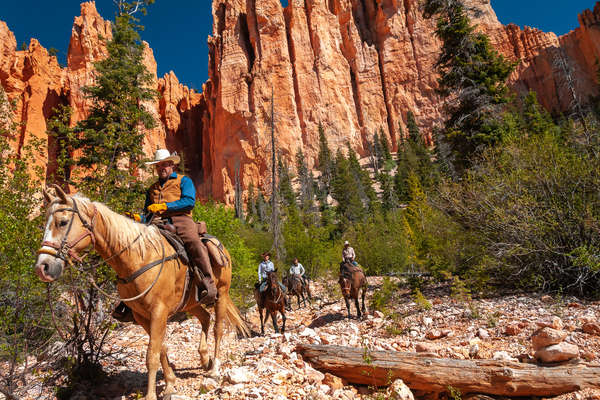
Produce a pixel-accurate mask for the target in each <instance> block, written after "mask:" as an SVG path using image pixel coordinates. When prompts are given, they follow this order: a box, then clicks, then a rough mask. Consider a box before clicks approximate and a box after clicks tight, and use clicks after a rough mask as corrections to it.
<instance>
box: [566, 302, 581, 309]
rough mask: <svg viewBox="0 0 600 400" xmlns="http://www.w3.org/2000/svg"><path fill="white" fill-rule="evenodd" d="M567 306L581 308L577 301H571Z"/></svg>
mask: <svg viewBox="0 0 600 400" xmlns="http://www.w3.org/2000/svg"><path fill="white" fill-rule="evenodd" d="M568 307H570V308H583V306H582V305H581V304H579V303H577V302H571V303H569V305H568Z"/></svg>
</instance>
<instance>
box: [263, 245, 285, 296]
mask: <svg viewBox="0 0 600 400" xmlns="http://www.w3.org/2000/svg"><path fill="white" fill-rule="evenodd" d="M262 257H263V260H262V262H261V263H260V264H258V283H259V292H260V293H261V294H263V293H264V292H265V290H267V273H268V272H272V271H275V265H273V262H272V261H271V253H269V252H265V253H263V254H262ZM278 283H279V286H280V287H281V290H283V291H284V292H285V291H286V289H285V286H283V284H282V283H281V282H278Z"/></svg>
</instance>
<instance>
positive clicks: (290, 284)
mask: <svg viewBox="0 0 600 400" xmlns="http://www.w3.org/2000/svg"><path fill="white" fill-rule="evenodd" d="M282 283H283V285H284V286H285V287H286V288H287V290H288V295H290V296H296V299H297V300H298V309H300V298H302V305H303V306H305V307H306V300H308V303H309V304H310V303H311V301H310V300H311V297H310V288H309V287H308V282H304V281H303V280H302V278H300V277H299V276H298V275H288V276H286V277H285V278H283V281H282ZM304 294H306V297H304ZM291 305H292V303H291V302H290V307H291Z"/></svg>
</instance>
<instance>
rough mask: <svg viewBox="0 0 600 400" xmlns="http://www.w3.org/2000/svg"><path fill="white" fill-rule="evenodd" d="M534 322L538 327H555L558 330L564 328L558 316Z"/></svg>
mask: <svg viewBox="0 0 600 400" xmlns="http://www.w3.org/2000/svg"><path fill="white" fill-rule="evenodd" d="M536 323H537V325H538V326H539V327H540V328H552V329H556V330H558V331H560V330H562V329H563V328H564V324H563V322H562V319H560V318H559V317H556V316H555V317H552V319H550V320H542V321H538V322H536Z"/></svg>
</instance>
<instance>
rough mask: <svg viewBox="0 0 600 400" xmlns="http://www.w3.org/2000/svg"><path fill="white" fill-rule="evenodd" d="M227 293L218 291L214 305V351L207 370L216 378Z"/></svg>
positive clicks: (227, 299)
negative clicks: (210, 365)
mask: <svg viewBox="0 0 600 400" xmlns="http://www.w3.org/2000/svg"><path fill="white" fill-rule="evenodd" d="M229 301H230V300H229V294H228V293H227V292H226V291H221V293H219V299H218V300H217V304H216V305H215V327H214V332H215V352H214V356H213V365H212V368H211V369H210V371H209V375H210V376H211V377H212V378H215V379H216V378H218V377H219V374H220V369H221V339H222V338H223V321H225V318H227V303H228V302H229Z"/></svg>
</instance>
